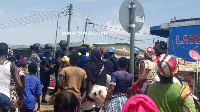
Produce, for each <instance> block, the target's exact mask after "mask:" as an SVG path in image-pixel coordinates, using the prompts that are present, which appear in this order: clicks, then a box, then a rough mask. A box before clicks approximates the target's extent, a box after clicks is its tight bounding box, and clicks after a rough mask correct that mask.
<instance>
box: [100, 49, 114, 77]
mask: <svg viewBox="0 0 200 112" xmlns="http://www.w3.org/2000/svg"><path fill="white" fill-rule="evenodd" d="M108 58H109V53H107V52H105V53H104V54H103V59H102V63H103V64H104V66H105V68H106V74H109V75H111V74H112V73H113V71H114V64H113V62H112V61H110V60H109V59H108Z"/></svg>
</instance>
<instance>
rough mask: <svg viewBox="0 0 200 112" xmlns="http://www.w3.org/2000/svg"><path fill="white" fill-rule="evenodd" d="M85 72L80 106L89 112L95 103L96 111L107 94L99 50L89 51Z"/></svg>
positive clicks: (104, 72)
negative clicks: (84, 92) (85, 77)
mask: <svg viewBox="0 0 200 112" xmlns="http://www.w3.org/2000/svg"><path fill="white" fill-rule="evenodd" d="M85 71H86V74H87V79H86V94H85V95H83V98H82V100H83V101H82V105H81V108H82V109H84V110H85V111H84V112H91V109H92V108H93V105H95V110H96V112H99V110H100V106H101V104H102V103H103V101H104V98H105V96H106V94H107V91H106V87H105V83H106V69H105V67H104V65H103V63H102V60H101V51H100V50H99V49H97V48H93V49H92V50H91V53H90V62H88V63H87V64H86V66H85Z"/></svg>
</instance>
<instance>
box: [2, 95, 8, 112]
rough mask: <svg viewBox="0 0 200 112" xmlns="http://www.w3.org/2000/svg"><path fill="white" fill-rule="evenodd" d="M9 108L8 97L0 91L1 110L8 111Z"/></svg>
mask: <svg viewBox="0 0 200 112" xmlns="http://www.w3.org/2000/svg"><path fill="white" fill-rule="evenodd" d="M9 108H10V98H9V97H8V96H6V95H4V94H2V93H0V109H1V110H2V112H8V110H9Z"/></svg>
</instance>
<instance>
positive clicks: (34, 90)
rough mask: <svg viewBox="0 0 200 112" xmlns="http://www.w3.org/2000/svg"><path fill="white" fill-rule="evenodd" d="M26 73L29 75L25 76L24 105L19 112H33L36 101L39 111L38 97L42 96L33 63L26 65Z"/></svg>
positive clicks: (35, 66) (35, 67)
mask: <svg viewBox="0 0 200 112" xmlns="http://www.w3.org/2000/svg"><path fill="white" fill-rule="evenodd" d="M28 71H29V74H30V75H27V76H25V88H24V95H23V98H24V103H23V106H22V108H21V109H20V111H21V112H33V110H34V109H35V104H36V99H37V101H38V108H37V111H40V95H41V94H42V90H41V89H42V88H41V84H40V80H39V79H38V78H37V76H36V73H37V65H36V64H35V63H30V64H29V65H28Z"/></svg>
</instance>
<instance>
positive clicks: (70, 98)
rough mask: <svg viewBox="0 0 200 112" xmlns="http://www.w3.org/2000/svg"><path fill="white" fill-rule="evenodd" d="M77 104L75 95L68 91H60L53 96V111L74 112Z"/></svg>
mask: <svg viewBox="0 0 200 112" xmlns="http://www.w3.org/2000/svg"><path fill="white" fill-rule="evenodd" d="M77 106H78V99H77V97H76V96H75V95H74V94H73V93H72V92H69V91H62V92H60V93H59V94H57V95H56V97H55V104H54V111H55V112H75V111H76V108H77Z"/></svg>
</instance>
